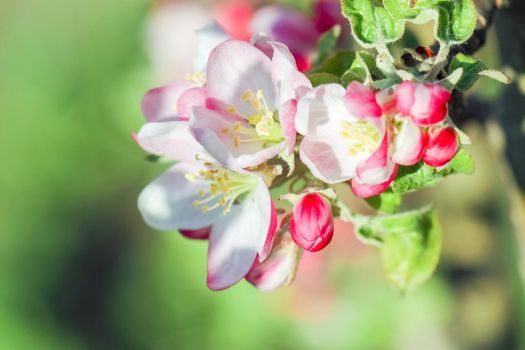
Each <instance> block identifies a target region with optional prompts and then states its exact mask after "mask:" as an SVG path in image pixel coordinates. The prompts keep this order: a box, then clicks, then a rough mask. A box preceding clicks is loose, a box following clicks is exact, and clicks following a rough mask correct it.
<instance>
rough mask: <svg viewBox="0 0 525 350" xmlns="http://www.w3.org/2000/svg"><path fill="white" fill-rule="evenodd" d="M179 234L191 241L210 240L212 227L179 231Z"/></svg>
mask: <svg viewBox="0 0 525 350" xmlns="http://www.w3.org/2000/svg"><path fill="white" fill-rule="evenodd" d="M179 232H180V234H181V235H183V236H184V237H186V238H189V239H196V240H207V239H208V238H210V232H211V226H210V227H205V228H201V229H198V230H184V229H179Z"/></svg>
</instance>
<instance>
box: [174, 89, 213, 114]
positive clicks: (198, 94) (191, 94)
mask: <svg viewBox="0 0 525 350" xmlns="http://www.w3.org/2000/svg"><path fill="white" fill-rule="evenodd" d="M207 98H208V94H207V90H206V88H193V89H189V90H186V91H185V92H184V93H183V94H182V95H181V96H180V97H179V100H178V102H177V110H178V115H179V118H180V119H181V120H190V117H191V113H192V109H193V107H196V106H201V107H206V101H207Z"/></svg>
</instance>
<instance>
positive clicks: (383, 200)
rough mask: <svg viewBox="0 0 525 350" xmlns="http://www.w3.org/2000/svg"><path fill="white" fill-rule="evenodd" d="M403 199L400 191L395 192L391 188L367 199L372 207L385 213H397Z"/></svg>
mask: <svg viewBox="0 0 525 350" xmlns="http://www.w3.org/2000/svg"><path fill="white" fill-rule="evenodd" d="M402 201H403V197H401V195H400V194H398V193H393V192H392V191H391V190H390V189H389V190H387V191H385V192H383V193H381V194H380V195H378V196H375V197H371V198H368V199H367V200H366V202H367V203H368V204H369V205H370V206H371V207H372V208H374V209H375V210H377V211H380V212H382V213H385V214H395V213H396V212H397V210H398V209H399V206H400V205H401V202H402Z"/></svg>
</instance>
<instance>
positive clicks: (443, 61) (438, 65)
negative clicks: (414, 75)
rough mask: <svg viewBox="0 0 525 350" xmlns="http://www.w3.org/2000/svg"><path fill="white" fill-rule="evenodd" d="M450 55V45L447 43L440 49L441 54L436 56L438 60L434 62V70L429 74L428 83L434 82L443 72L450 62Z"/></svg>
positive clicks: (431, 69)
mask: <svg viewBox="0 0 525 350" xmlns="http://www.w3.org/2000/svg"><path fill="white" fill-rule="evenodd" d="M449 53H450V45H449V44H447V43H442V44H441V46H440V47H439V52H438V54H437V56H436V60H435V61H434V65H433V66H432V68H430V71H429V72H428V74H427V77H426V78H427V80H428V81H434V80H435V79H436V77H437V76H438V74H439V72H441V70H442V69H443V68H445V66H446V65H447V62H448V54H449Z"/></svg>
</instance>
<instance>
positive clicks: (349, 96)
mask: <svg viewBox="0 0 525 350" xmlns="http://www.w3.org/2000/svg"><path fill="white" fill-rule="evenodd" d="M345 100H346V104H347V107H348V109H349V110H350V111H351V112H352V114H354V115H355V116H358V117H361V118H367V117H368V118H369V117H376V118H378V117H380V116H381V115H382V111H381V107H379V105H378V104H377V101H376V96H375V94H374V92H373V91H372V90H370V88H368V87H366V86H364V85H363V84H361V83H358V82H357V81H353V82H352V83H350V85H348V88H347V89H346V97H345Z"/></svg>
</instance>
